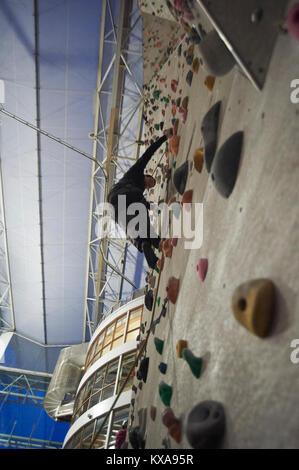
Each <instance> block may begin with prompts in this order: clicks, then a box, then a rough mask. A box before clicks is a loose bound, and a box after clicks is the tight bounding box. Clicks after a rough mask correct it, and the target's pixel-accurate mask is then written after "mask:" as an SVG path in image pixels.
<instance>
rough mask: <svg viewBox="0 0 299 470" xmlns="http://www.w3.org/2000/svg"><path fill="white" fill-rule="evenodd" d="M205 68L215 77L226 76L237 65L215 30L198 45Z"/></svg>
mask: <svg viewBox="0 0 299 470" xmlns="http://www.w3.org/2000/svg"><path fill="white" fill-rule="evenodd" d="M198 48H199V54H200V56H201V60H202V63H203V67H204V68H205V70H206V71H207V72H208V73H209V74H210V75H214V76H215V77H221V76H223V75H226V74H227V73H228V72H230V71H231V69H232V68H233V67H234V65H235V63H236V62H235V59H234V57H233V56H232V54H231V53H230V51H229V50H228V48H227V47H226V45H225V44H224V42H223V41H222V39H220V37H219V35H218V33H217V32H216V31H215V30H213V31H211V32H210V33H208V34H207V35H206V36H205V37H204V38H203V40H202V41H201V42H200V43H199V45H198Z"/></svg>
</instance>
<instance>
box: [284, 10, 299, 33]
mask: <svg viewBox="0 0 299 470" xmlns="http://www.w3.org/2000/svg"><path fill="white" fill-rule="evenodd" d="M286 25H287V28H288V30H289V32H290V34H291V35H292V36H293V37H294V38H295V39H298V40H299V3H295V5H293V6H292V8H291V9H290V10H289V12H288V14H287V20H286Z"/></svg>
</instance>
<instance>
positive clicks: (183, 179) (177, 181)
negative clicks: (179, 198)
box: [173, 161, 188, 194]
mask: <svg viewBox="0 0 299 470" xmlns="http://www.w3.org/2000/svg"><path fill="white" fill-rule="evenodd" d="M187 178H188V161H186V162H185V163H183V165H181V166H180V167H179V168H177V169H176V170H175V172H174V175H173V184H174V185H175V188H176V190H177V191H178V192H179V193H180V194H183V193H184V191H185V187H186V183H187Z"/></svg>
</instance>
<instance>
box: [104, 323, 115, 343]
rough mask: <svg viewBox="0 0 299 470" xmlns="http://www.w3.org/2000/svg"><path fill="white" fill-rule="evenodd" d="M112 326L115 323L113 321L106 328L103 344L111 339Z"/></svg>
mask: <svg viewBox="0 0 299 470" xmlns="http://www.w3.org/2000/svg"><path fill="white" fill-rule="evenodd" d="M114 327H115V323H113V324H112V325H111V326H109V327H108V328H107V330H106V336H105V340H104V346H105V345H106V344H108V343H110V342H111V341H112V336H113V330H114Z"/></svg>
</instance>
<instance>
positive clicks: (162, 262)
mask: <svg viewBox="0 0 299 470" xmlns="http://www.w3.org/2000/svg"><path fill="white" fill-rule="evenodd" d="M163 267H164V256H162V258H161V259H159V260H158V261H157V268H158V269H159V271H162V269H163Z"/></svg>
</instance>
